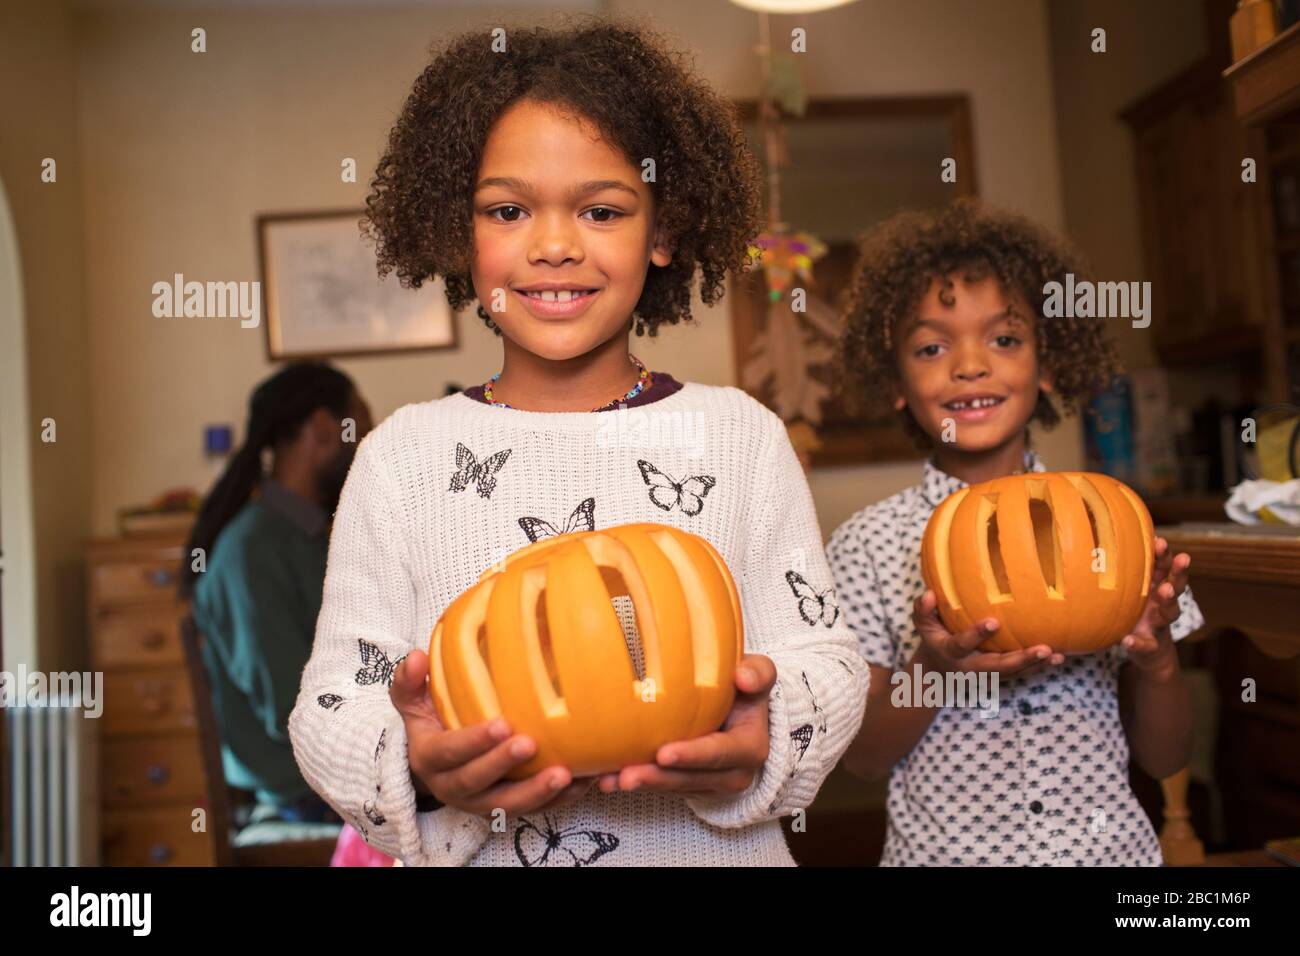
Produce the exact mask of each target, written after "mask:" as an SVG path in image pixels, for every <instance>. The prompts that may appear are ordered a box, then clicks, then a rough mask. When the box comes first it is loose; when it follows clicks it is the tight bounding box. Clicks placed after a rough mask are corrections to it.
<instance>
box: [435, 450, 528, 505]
mask: <svg viewBox="0 0 1300 956" xmlns="http://www.w3.org/2000/svg"><path fill="white" fill-rule="evenodd" d="M511 451H513V449H511V448H507V449H505V451H499V452H497V453H496V454H495V455H492V456H491V457H489V458H487V459H485V460H484V461H482V462H480V461H479V460H478V459H477V458H475V457H474V453H473V452H472V451H470V450H469V449H468V448H466V447H465V446H464V445H463V444H461V443H460V442H456V470H455V472H453V473H452V476H451V485H450V486H449V488H448V490H449V491H464V490H465V489H466V488H468V487H469V486H470V485H474V488H475V490H476V491H477V492H478V494H479V497H480V498H491V497H492V489H493V488H495V487H496V486H497V479H496V474H497V472H498V471H500V470H501V469H502V468H503V467H504V466H505V463H506V459H507V458H509V457H510V452H511Z"/></svg>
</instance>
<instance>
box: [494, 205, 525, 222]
mask: <svg viewBox="0 0 1300 956" xmlns="http://www.w3.org/2000/svg"><path fill="white" fill-rule="evenodd" d="M507 211H509V212H512V213H513V215H509V216H505V217H504V218H497V222H518V221H519V216H521V215H522V214H523V210H522V209H520V208H519V207H518V206H497V208H496V209H489V210H488V215H489V216H492V217H494V218H496V216H497V213H505V212H507Z"/></svg>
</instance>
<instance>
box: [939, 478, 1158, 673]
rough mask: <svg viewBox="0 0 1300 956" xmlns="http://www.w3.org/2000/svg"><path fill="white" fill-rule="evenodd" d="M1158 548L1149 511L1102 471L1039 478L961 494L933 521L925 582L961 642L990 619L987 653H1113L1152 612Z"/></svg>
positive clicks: (973, 488) (997, 483)
mask: <svg viewBox="0 0 1300 956" xmlns="http://www.w3.org/2000/svg"><path fill="white" fill-rule="evenodd" d="M1154 558H1155V538H1154V531H1153V528H1152V524H1151V515H1150V514H1149V513H1148V512H1147V509H1146V505H1144V504H1143V503H1142V500H1141V499H1140V498H1138V496H1137V495H1136V494H1135V493H1134V492H1133V491H1132V490H1131V489H1130V488H1128V487H1127V486H1126V485H1123V484H1121V483H1120V482H1118V481H1116V480H1115V479H1114V478H1110V477H1108V476H1107V475H1099V474H1093V473H1091V472H1070V471H1066V472H1031V473H1028V474H1022V475H1012V476H1010V477H1007V478H997V479H994V480H993V481H986V482H984V483H982V484H978V485H972V486H970V487H968V488H961V489H959V490H958V491H955V492H953V493H952V494H951V495H949V496H948V497H947V498H945V499H944V500H943V501H942V502H941V503H940V504H939V507H937V508H935V509H934V514H932V515H931V516H930V523H929V524H928V525H926V528H925V538H924V541H923V542H922V545H921V574H922V576H923V577H924V578H925V583H926V586H927V587H928V588H930V589H931V590H933V591H934V593H935V595H936V596H937V597H938V599H939V616H940V617H941V618H942V620H943V623H944V626H946V627H947V628H948V630H950V631H952V632H953V633H958V632H960V631H964V630H967V629H969V628H971V627H973V626H974V625H975V623H976V622H978V621H981V620H984V619H985V618H989V617H993V618H996V619H997V621H998V623H999V625H1000V626H999V628H998V630H997V632H996V633H995V634H994V635H993V636H992V637H990V638H989V639H988V640H987V641H985V642H984V643H983V644H982V645H981V649H982V650H988V651H1002V652H1006V651H1014V650H1019V649H1020V648H1024V647H1032V646H1034V645H1035V644H1047V645H1048V646H1049V647H1051V648H1052V650H1054V651H1057V652H1060V653H1062V654H1089V653H1092V652H1094V651H1099V650H1102V649H1103V648H1106V647H1109V646H1110V645H1112V644H1114V643H1115V642H1116V641H1118V640H1120V639H1122V638H1123V637H1124V635H1125V634H1128V633H1129V631H1131V630H1132V629H1133V626H1134V625H1135V624H1137V621H1138V618H1139V616H1141V613H1142V608H1143V605H1144V604H1145V603H1146V598H1147V591H1148V589H1149V588H1150V585H1151V567H1152V563H1153V561H1154Z"/></svg>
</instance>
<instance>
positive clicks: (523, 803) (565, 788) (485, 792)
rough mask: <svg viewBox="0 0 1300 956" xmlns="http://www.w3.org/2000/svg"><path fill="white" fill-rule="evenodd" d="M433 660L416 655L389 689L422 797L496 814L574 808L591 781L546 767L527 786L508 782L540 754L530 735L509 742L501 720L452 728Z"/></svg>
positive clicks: (522, 782)
mask: <svg viewBox="0 0 1300 956" xmlns="http://www.w3.org/2000/svg"><path fill="white" fill-rule="evenodd" d="M428 677H429V658H428V655H426V654H425V653H423V652H422V651H412V652H411V653H410V654H408V655H407V657H406V659H405V660H404V661H402V663H401V665H400V666H398V668H397V669H396V670H395V671H394V672H393V684H392V686H391V687H390V688H389V690H388V694H389V697H390V698H391V699H392V701H393V706H394V707H396V708H397V710H398V712H399V713H400V714H401V715H402V721H403V723H404V724H405V725H406V740H407V750H408V756H409V761H410V765H411V778H412V780H413V782H414V783H415V788H416V792H417V793H423V794H433V796H435V797H437V798H438V800H439V801H441V802H442V803H444V804H446V805H447V806H449V807H456V808H457V809H459V810H464V811H466V812H467V813H475V814H478V815H480V816H491V815H492V812H493V811H494V810H496V809H497V808H500V809H503V810H505V812H506V813H507V814H510V815H514V814H519V813H531V812H532V811H534V810H538V809H542V808H545V809H551V808H553V807H558V806H563V805H565V804H568V803H573V802H574V801H576V800H579V799H581V798H582V797H583V796H585V795H586V793H587V791H588V790H590V789H591V786H592V784H593V783H594V782H595V778H594V777H583V778H579V779H577V780H574V779H573V775H572V774H571V773H569V771H568V770H566V769H565V768H564V767H548V768H546V769H545V770H542V771H540V772H538V773H535V774H533V776H531V777H528V778H527V779H525V780H505V779H504V777H505V774H506V773H507V772H509V771H510V770H511V769H512V768H514V767H517V766H518V765H519V764H521V763H525V762H526V761H528V760H529V759H530V758H531V757H532V756H533V754H534V753H536V752H537V744H536V743H535V742H534V741H533V739H532V738H531V737H525V736H523V735H518V736H513V737H512V736H511V734H510V727H509V725H507V723H506V721H505V719H504V718H498V719H496V720H493V721H485V722H484V723H480V724H475V725H474V726H472V727H463V728H461V729H460V730H447V729H446V728H445V727H443V725H442V723H441V722H440V721H439V720H438V711H437V709H436V708H435V707H434V705H433V698H432V697H431V696H430V695H429V688H428Z"/></svg>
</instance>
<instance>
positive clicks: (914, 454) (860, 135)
mask: <svg viewBox="0 0 1300 956" xmlns="http://www.w3.org/2000/svg"><path fill="white" fill-rule="evenodd" d="M737 107H738V109H739V112H740V118H741V122H742V123H743V125H744V127H745V131H746V134H747V135H748V137H749V141H750V148H751V149H753V150H754V153H755V155H757V156H762V155H763V143H762V140H761V138H760V136H759V124H758V104H757V103H755V102H753V101H744V102H740V103H738V104H737ZM782 123H783V125H784V127H785V150H786V153H787V156H788V164H787V165H783V166H782V167H781V212H782V218H783V219H785V220H787V221H788V222H789V223H790V225H791V228H792V229H794V230H802V231H806V232H810V233H812V234H813V235H815V236H817V237H819V238H820V239H821V240H822V242H824V243H825V244H826V247H827V252H826V255H825V256H823V257H822V258H821V259H819V260H817V261H816V262H815V263H814V264H813V269H812V272H813V282H812V284H811V287H810V289H809V292H810V293H813V294H815V295H816V296H817V297H818V298H820V299H821V300H822V301H823V302H825V303H827V304H829V305H831V306H833V307H836V309H837V311H838V307H839V305H840V304H841V301H842V299H843V296H844V294H845V293H846V291H847V289H848V286H849V281H850V279H851V277H852V270H853V265H854V262H855V260H856V258H857V243H858V239H859V238H860V237H861V235H862V234H863V233H865V232H866V231H867V230H869V229H870V228H871V227H872V226H874V225H876V224H877V223H879V222H881V221H882V220H884V219H887V218H888V217H889V216H892V215H893V214H895V213H897V212H902V211H903V210H907V209H931V208H936V207H939V206H943V205H945V204H946V203H948V202H950V201H952V200H953V199H956V198H958V197H960V196H974V195H976V194H977V190H976V179H975V159H974V144H973V137H972V132H971V116H970V101H969V100H968V99H967V97H966V96H964V95H953V96H923V97H881V98H871V99H845V100H811V101H809V103H808V104H807V109H806V111H805V113H804V115H803V116H801V117H794V118H790V117H786V118H784V119H783V120H782ZM949 158H951V159H954V160H956V170H957V181H956V182H955V183H945V182H943V181H942V180H941V178H940V169H941V164H942V163H943V161H944V160H945V159H949ZM766 292H767V290H766V286H765V283H764V278H763V274H762V273H761V272H758V271H755V272H749V273H746V274H745V275H742V276H739V277H736V278H734V279H733V280H732V283H731V287H730V289H729V290H728V295H729V297H730V298H731V302H732V311H731V325H732V343H733V348H734V355H733V359H734V361H735V366H736V381H737V382H743V381H744V380H745V378H744V374H743V370H744V367H745V365H746V363H747V362H748V361H749V360H750V358H751V356H752V354H753V349H754V347H755V343H756V339H757V338H758V337H759V335H760V334H761V333H762V332H763V330H764V328H765V325H766V322H767V296H766ZM816 334H818V335H820V333H816ZM822 340H824V338H823V339H822ZM813 374H815V375H817V376H818V377H819V378H821V379H822V380H823V381H825V382H827V383H828V384H830V385H831V388H832V397H831V398H829V399H827V400H826V401H825V402H823V403H822V406H821V412H822V420H821V422H820V423H819V424H818V425H817V426H816V429H815V431H816V436H817V439H818V442H819V445H820V447H818V448H817V449H815V450H814V451H812V453H811V456H810V463H811V464H812V466H813V467H819V466H826V465H853V464H865V463H869V462H879V461H892V460H902V459H909V458H919V457H921V456H922V455H923V452H921V451H919V450H918V449H917V448H916V446H915V444H914V443H913V441H912V439H911V438H910V437H909V436H908V435H907V434H906V433H905V432H904V431H903V429H902V427H901V425H900V424H899V423H898V421H897V420H896V418H894V417H893V416H886V417H884V418H881V419H868V418H866V417H864V416H862V415H859V414H856V413H854V412H852V411H850V409H849V408H848V406H847V405H846V403H845V402H844V401H843V400H842V399H841V398H839V397H838V396H836V395H834V383H833V382H831V381H830V378H829V374H828V373H827V372H825V371H824V370H819V371H814V372H813ZM752 394H753V395H754V397H755V398H757V399H758V400H759V401H761V402H763V403H764V404H765V405H767V406H768V407H769V408H774V402H773V401H772V395H771V394H770V388H766V389H763V390H755V391H752Z"/></svg>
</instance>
